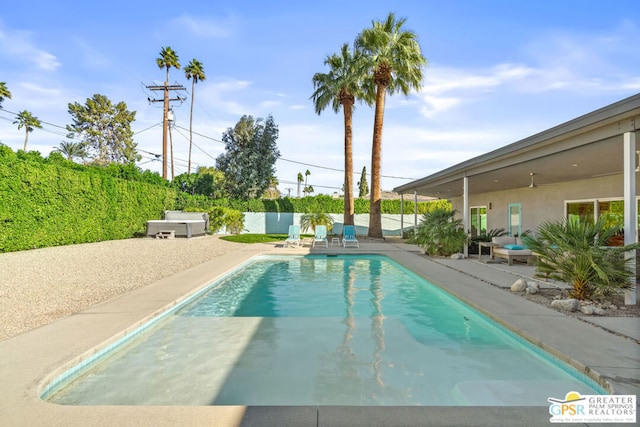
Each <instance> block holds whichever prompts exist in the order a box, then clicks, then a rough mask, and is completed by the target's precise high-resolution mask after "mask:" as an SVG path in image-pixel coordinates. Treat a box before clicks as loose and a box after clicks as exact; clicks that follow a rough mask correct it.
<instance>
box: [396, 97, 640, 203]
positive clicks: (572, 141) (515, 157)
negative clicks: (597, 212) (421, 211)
mask: <svg viewBox="0 0 640 427" xmlns="http://www.w3.org/2000/svg"><path fill="white" fill-rule="evenodd" d="M639 130H640V94H636V95H633V96H631V97H629V98H626V99H623V100H622V101H619V102H616V103H614V104H611V105H609V106H607V107H604V108H601V109H599V110H596V111H593V112H591V113H589V114H586V115H584V116H580V117H578V118H576V119H574V120H571V121H569V122H566V123H563V124H561V125H559V126H556V127H553V128H551V129H548V130H546V131H544V132H540V133H538V134H536V135H533V136H530V137H528V138H525V139H523V140H520V141H517V142H515V143H513V144H509V145H507V146H504V147H502V148H499V149H497V150H494V151H491V152H489V153H486V154H483V155H481V156H478V157H475V158H472V159H470V160H467V161H464V162H462V163H459V164H457V165H454V166H451V167H449V168H447V169H444V170H442V171H440V172H437V173H435V174H433V175H429V176H427V177H425V178H422V179H418V180H415V181H412V182H410V183H407V184H404V185H401V186H399V187H396V188H394V191H395V192H398V193H401V194H409V193H410V194H413V193H414V191H415V192H416V194H419V195H424V196H431V197H436V198H440V199H451V198H453V197H462V196H463V180H464V177H465V176H466V177H468V194H481V193H487V192H493V191H504V190H510V189H514V188H522V187H527V186H529V185H530V183H531V174H532V173H533V174H535V175H534V181H535V183H536V185H537V186H542V185H547V184H555V183H561V182H566V181H574V180H580V179H588V178H595V177H602V176H607V175H615V174H623V165H624V153H623V143H622V141H623V135H624V134H625V133H627V132H636V133H637V132H638V131H639Z"/></svg>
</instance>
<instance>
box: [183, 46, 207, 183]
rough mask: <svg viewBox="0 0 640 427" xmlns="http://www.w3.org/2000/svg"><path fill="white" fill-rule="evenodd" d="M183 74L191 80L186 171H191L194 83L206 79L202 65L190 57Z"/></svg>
mask: <svg viewBox="0 0 640 427" xmlns="http://www.w3.org/2000/svg"><path fill="white" fill-rule="evenodd" d="M184 74H185V77H186V78H187V80H191V113H190V114H189V162H188V166H187V173H191V146H192V145H193V100H194V99H195V88H196V83H198V82H199V81H202V80H206V76H205V75H204V66H203V65H202V63H201V62H200V61H198V60H197V59H195V58H194V59H192V60H191V62H189V64H187V66H186V67H184Z"/></svg>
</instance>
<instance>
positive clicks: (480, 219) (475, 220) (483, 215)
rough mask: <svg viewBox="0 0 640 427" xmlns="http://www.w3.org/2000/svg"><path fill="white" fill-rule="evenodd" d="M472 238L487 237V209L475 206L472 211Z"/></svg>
mask: <svg viewBox="0 0 640 427" xmlns="http://www.w3.org/2000/svg"><path fill="white" fill-rule="evenodd" d="M470 214H471V215H470V217H471V237H477V236H486V235H487V207H486V206H475V207H473V208H471V210H470Z"/></svg>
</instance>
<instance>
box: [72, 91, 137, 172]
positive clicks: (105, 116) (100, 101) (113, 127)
mask: <svg viewBox="0 0 640 427" xmlns="http://www.w3.org/2000/svg"><path fill="white" fill-rule="evenodd" d="M69 114H71V117H72V118H73V124H71V125H67V131H69V135H68V136H67V138H69V139H75V138H79V139H81V141H82V144H83V146H84V148H85V149H86V150H87V152H88V157H90V158H93V160H94V161H95V162H96V163H98V164H102V165H104V164H107V163H110V162H116V163H133V162H135V161H137V160H140V158H141V157H140V155H139V154H138V152H137V151H136V145H137V144H136V143H135V142H133V131H132V130H131V123H132V122H133V121H134V120H135V117H136V113H135V111H129V110H128V109H127V104H125V103H124V102H119V103H118V104H116V105H113V104H112V103H111V101H110V100H109V98H107V97H106V96H104V95H100V94H96V95H93V97H92V98H87V101H86V103H85V104H84V105H82V104H80V103H78V102H75V103H73V104H72V103H69Z"/></svg>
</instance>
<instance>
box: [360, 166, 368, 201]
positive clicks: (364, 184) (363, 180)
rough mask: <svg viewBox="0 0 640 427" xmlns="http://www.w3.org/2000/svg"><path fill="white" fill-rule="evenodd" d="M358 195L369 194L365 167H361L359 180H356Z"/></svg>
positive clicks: (364, 195)
mask: <svg viewBox="0 0 640 427" xmlns="http://www.w3.org/2000/svg"><path fill="white" fill-rule="evenodd" d="M358 190H360V191H359V193H358V197H359V198H362V197H366V195H367V194H369V184H368V183H367V167H366V166H363V167H362V173H361V174H360V182H358Z"/></svg>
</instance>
